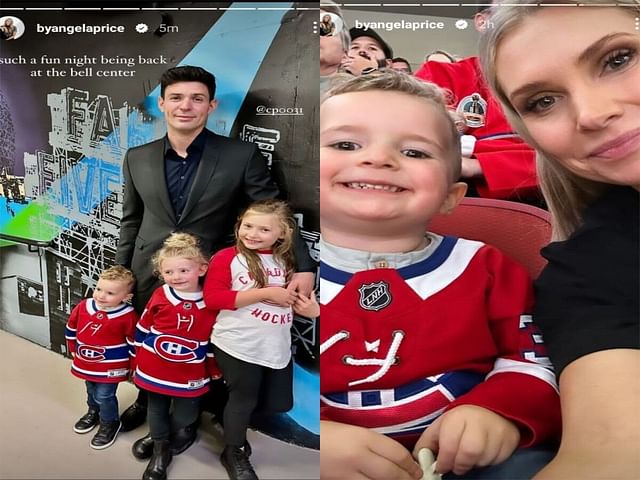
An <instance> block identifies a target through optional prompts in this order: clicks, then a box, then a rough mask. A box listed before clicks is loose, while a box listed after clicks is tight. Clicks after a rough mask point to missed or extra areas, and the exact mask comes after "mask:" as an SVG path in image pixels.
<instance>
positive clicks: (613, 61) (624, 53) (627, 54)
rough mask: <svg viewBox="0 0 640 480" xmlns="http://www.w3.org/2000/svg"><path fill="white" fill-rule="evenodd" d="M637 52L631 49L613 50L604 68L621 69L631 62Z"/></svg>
mask: <svg viewBox="0 0 640 480" xmlns="http://www.w3.org/2000/svg"><path fill="white" fill-rule="evenodd" d="M634 55H635V52H634V51H632V50H631V49H623V50H616V51H615V52H612V53H611V54H610V55H608V56H607V58H606V59H605V61H604V68H605V70H606V69H609V70H619V69H620V68H622V67H624V66H625V65H627V64H629V62H631V59H632V58H633V57H634Z"/></svg>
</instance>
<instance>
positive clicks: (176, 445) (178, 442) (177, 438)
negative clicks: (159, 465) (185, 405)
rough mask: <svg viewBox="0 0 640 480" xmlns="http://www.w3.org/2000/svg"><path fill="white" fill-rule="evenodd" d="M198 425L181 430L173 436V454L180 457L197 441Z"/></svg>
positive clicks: (194, 424)
mask: <svg viewBox="0 0 640 480" xmlns="http://www.w3.org/2000/svg"><path fill="white" fill-rule="evenodd" d="M198 423H199V422H195V423H193V424H191V425H187V426H186V427H184V428H181V429H179V430H178V431H177V432H175V433H174V434H173V435H171V453H172V454H173V455H180V454H181V453H182V452H184V451H185V450H186V449H187V448H189V447H190V446H191V445H193V442H195V441H196V433H197V432H198Z"/></svg>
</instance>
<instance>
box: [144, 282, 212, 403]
mask: <svg viewBox="0 0 640 480" xmlns="http://www.w3.org/2000/svg"><path fill="white" fill-rule="evenodd" d="M213 321H214V313H213V312H212V311H211V310H207V309H206V308H205V306H204V302H203V300H202V292H194V293H186V292H177V291H176V290H174V289H173V288H171V287H169V286H168V285H163V286H162V287H159V288H158V289H156V291H155V292H153V295H152V296H151V299H150V300H149V303H148V304H147V307H146V308H145V310H144V312H143V313H142V317H140V321H139V322H138V325H137V327H136V337H135V340H136V352H137V355H136V364H137V368H136V374H135V378H134V381H135V384H136V385H138V386H139V387H140V388H142V389H144V390H149V391H151V392H156V393H160V394H163V395H169V396H172V397H199V396H201V395H204V394H205V393H206V392H207V391H208V390H209V381H210V379H211V378H210V376H214V377H216V376H219V373H218V371H217V369H214V370H213V371H211V370H212V369H213V367H212V365H210V364H209V365H207V357H209V359H211V358H212V353H211V346H210V343H209V337H210V336H211V329H212V328H213Z"/></svg>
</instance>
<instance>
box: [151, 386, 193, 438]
mask: <svg viewBox="0 0 640 480" xmlns="http://www.w3.org/2000/svg"><path fill="white" fill-rule="evenodd" d="M145 393H146V394H147V397H148V401H149V403H148V406H147V421H148V422H149V430H150V432H151V438H153V439H154V440H169V437H170V435H171V433H172V432H176V431H178V430H180V429H181V428H184V427H186V426H187V425H191V424H192V423H194V422H195V421H196V420H197V419H198V416H199V415H200V397H195V398H184V397H170V396H168V395H161V394H159V393H154V392H145ZM172 402H173V412H171V404H172Z"/></svg>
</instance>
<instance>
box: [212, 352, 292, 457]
mask: <svg viewBox="0 0 640 480" xmlns="http://www.w3.org/2000/svg"><path fill="white" fill-rule="evenodd" d="M213 349H214V353H215V356H216V360H217V361H218V366H219V367H220V370H222V374H223V376H224V379H225V382H226V384H227V389H228V390H229V400H228V401H227V405H226V406H225V408H224V422H223V423H224V441H225V443H226V444H227V445H232V446H236V447H242V446H243V445H244V443H245V441H246V439H247V428H248V427H249V422H250V421H251V414H252V413H253V412H254V410H256V409H258V410H260V411H261V412H265V413H280V412H286V411H288V410H291V407H292V406H293V361H289V364H288V365H287V366H286V367H285V368H282V369H279V370H275V369H273V368H267V367H263V366H261V365H255V364H253V363H248V362H244V361H242V360H239V359H237V358H235V357H232V356H231V355H229V354H227V353H225V352H224V351H222V350H220V349H219V348H218V347H216V346H215V345H214V346H213Z"/></svg>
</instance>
